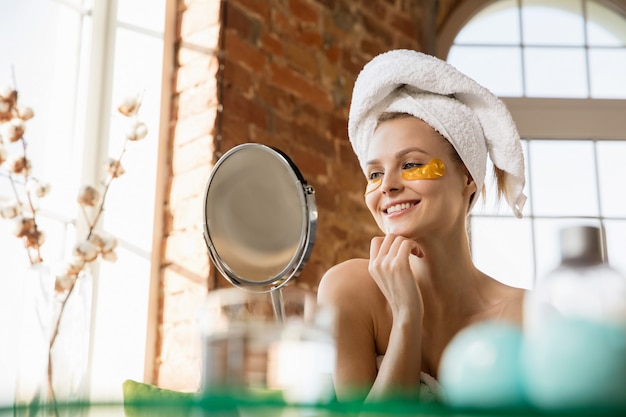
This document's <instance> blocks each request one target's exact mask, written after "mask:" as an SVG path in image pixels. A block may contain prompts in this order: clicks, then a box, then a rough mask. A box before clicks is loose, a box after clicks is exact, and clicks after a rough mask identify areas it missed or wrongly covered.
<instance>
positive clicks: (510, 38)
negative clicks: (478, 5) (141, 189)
mask: <svg viewBox="0 0 626 417" xmlns="http://www.w3.org/2000/svg"><path fill="white" fill-rule="evenodd" d="M516 6H517V0H506V1H499V2H495V3H493V4H491V5H489V6H487V7H485V8H484V9H483V10H481V11H480V12H479V13H477V14H476V15H475V16H474V17H473V18H472V20H471V21H470V22H469V23H468V24H467V25H465V27H463V29H462V30H461V31H460V32H459V34H458V35H457V37H456V39H455V43H457V44H495V45H502V44H508V45H511V44H515V45H518V44H520V29H519V21H520V19H519V9H518V8H517V7H516Z"/></svg>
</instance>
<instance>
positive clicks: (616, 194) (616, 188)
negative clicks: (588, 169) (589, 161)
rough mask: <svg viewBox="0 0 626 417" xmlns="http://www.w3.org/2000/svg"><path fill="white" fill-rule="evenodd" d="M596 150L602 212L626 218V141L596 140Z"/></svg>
mask: <svg viewBox="0 0 626 417" xmlns="http://www.w3.org/2000/svg"><path fill="white" fill-rule="evenodd" d="M624 134H625V135H626V132H624ZM597 152H598V175H599V179H600V181H599V182H600V204H601V205H602V214H603V215H604V216H606V217H622V218H624V219H626V191H624V190H625V189H626V188H625V187H624V180H625V179H626V164H625V163H624V161H626V142H609V141H602V142H598V143H597ZM624 248H626V245H625V246H624Z"/></svg>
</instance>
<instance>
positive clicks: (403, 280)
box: [368, 234, 423, 319]
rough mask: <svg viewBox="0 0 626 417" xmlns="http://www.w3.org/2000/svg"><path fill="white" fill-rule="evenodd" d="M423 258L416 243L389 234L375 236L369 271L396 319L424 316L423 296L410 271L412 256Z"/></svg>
mask: <svg viewBox="0 0 626 417" xmlns="http://www.w3.org/2000/svg"><path fill="white" fill-rule="evenodd" d="M412 254H413V255H416V256H423V254H422V253H421V251H420V248H419V247H418V245H417V243H415V242H414V241H412V240H410V239H407V238H405V237H402V236H396V235H393V234H389V235H387V236H385V237H375V238H373V239H372V243H371V245H370V261H369V267H368V270H369V272H370V274H371V276H372V278H373V279H374V281H376V284H377V285H378V287H379V288H380V291H381V292H382V293H383V295H384V296H385V298H386V299H387V302H388V303H389V306H390V307H391V311H392V313H393V315H394V317H396V316H397V315H398V314H401V313H412V314H418V317H416V318H420V319H421V314H422V313H423V302H422V296H421V293H420V291H419V287H418V286H417V283H416V277H415V276H414V273H413V271H412V270H411V264H410V261H409V258H410V256H411V255H412Z"/></svg>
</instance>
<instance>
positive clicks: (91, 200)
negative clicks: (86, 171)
mask: <svg viewBox="0 0 626 417" xmlns="http://www.w3.org/2000/svg"><path fill="white" fill-rule="evenodd" d="M99 200H100V193H99V192H98V190H96V189H95V188H93V187H92V186H91V185H83V186H82V187H81V188H80V190H79V192H78V198H77V199H76V201H78V204H80V205H81V206H89V207H94V206H95V205H96V204H97V203H98V201H99Z"/></svg>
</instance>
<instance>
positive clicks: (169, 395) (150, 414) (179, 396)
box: [122, 379, 196, 417]
mask: <svg viewBox="0 0 626 417" xmlns="http://www.w3.org/2000/svg"><path fill="white" fill-rule="evenodd" d="M122 392H123V394H124V414H125V415H126V417H166V416H167V417H170V416H177V417H187V416H191V415H192V411H193V405H194V404H195V401H196V394H195V393H192V392H178V391H172V390H169V389H165V388H159V387H157V386H156V385H151V384H146V383H143V382H137V381H133V380H131V379H128V380H126V381H124V383H123V384H122Z"/></svg>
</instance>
